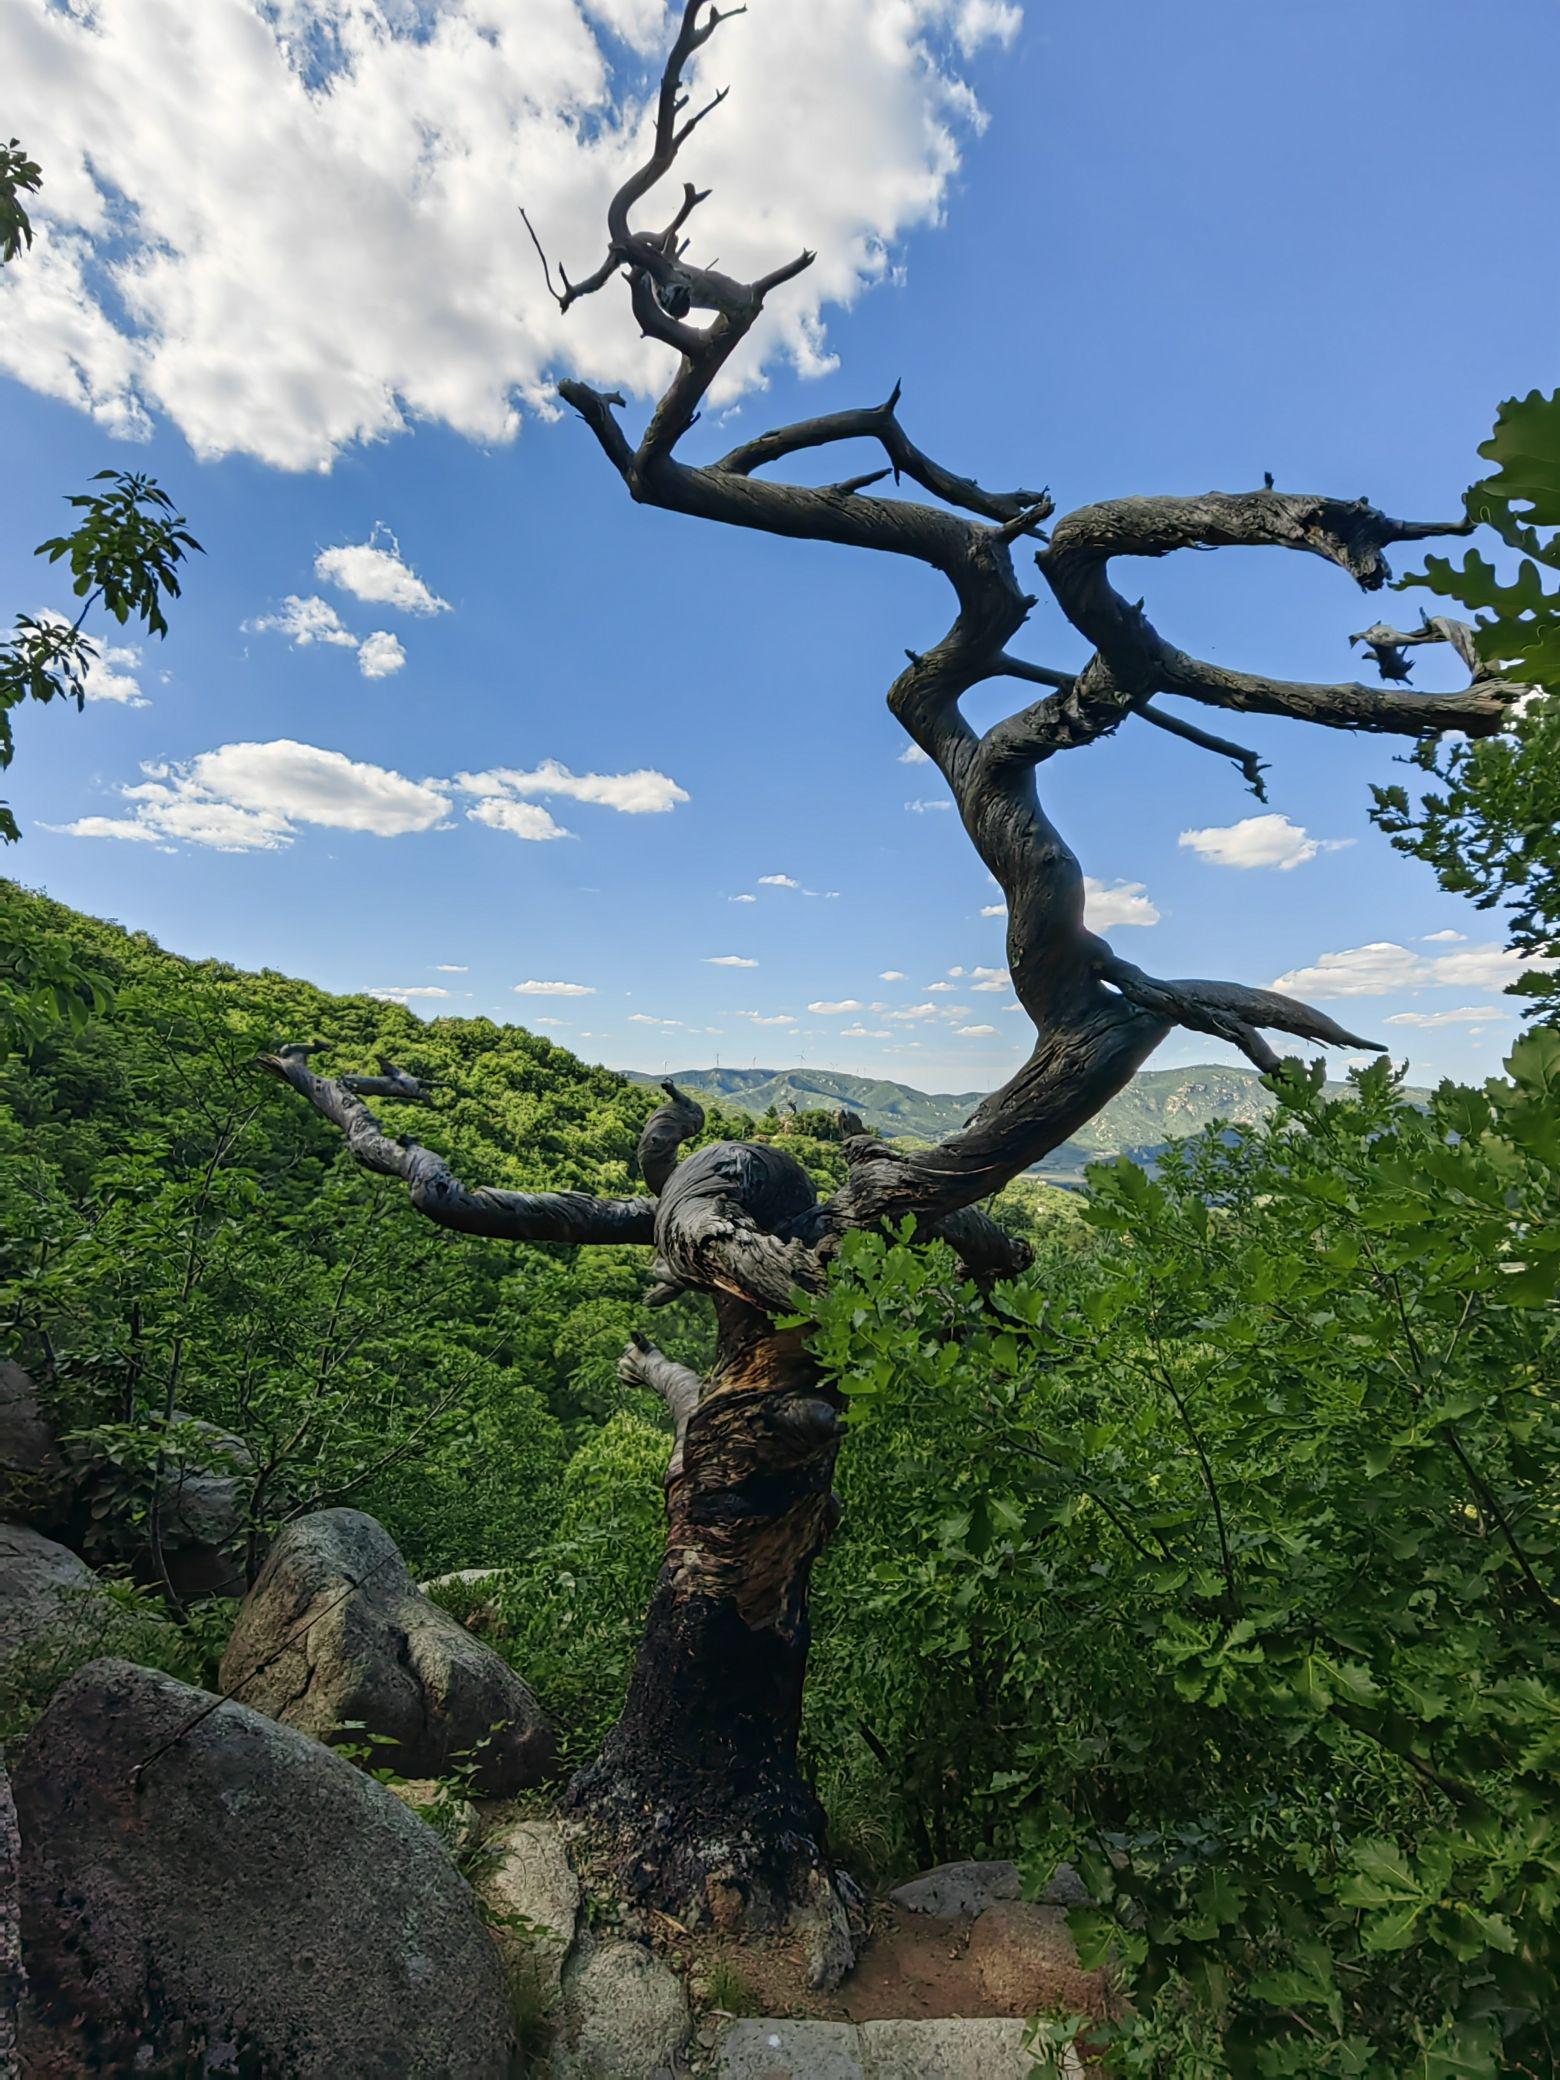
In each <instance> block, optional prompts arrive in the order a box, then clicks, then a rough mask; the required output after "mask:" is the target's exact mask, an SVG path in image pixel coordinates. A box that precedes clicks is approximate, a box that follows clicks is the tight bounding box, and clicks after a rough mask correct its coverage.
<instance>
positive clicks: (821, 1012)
mask: <svg viewBox="0 0 1560 2080" xmlns="http://www.w3.org/2000/svg"><path fill="white" fill-rule="evenodd" d="M807 1008H808V1010H809V1011H816V1012H817V1014H818V1016H819V1017H820V1018H843V1017H845V1016H846V1014H847V1013H849V1012H852V1011H864V1010H865V1009H866V1006H865V1005H864V1004H862V1003H861V1002H860V1001H859V1000H858V999H857V998H855V997H841V998H840V999H839V1001H838V1002H837V1003H829V1002H828V1001H826V1000H824V999H820V1000H819V1001H818V1002H817V1003H814V1004H809V1005H808V1007H807Z"/></svg>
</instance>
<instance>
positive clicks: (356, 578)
mask: <svg viewBox="0 0 1560 2080" xmlns="http://www.w3.org/2000/svg"><path fill="white" fill-rule="evenodd" d="M381 535H383V536H384V538H385V541H386V542H388V543H389V545H390V546H389V548H388V549H387V548H385V547H384V545H383V544H382V543H381V541H380V539H379V538H380V536H381ZM314 575H315V576H316V577H317V578H319V579H322V580H323V582H324V583H325V584H327V585H336V586H339V587H340V589H341V590H342V591H343V592H350V593H351V594H352V596H353V598H354V599H361V600H367V601H368V602H369V603H370V604H371V605H372V606H376V607H399V608H400V609H401V611H402V613H403V614H440V613H448V612H449V605H450V603H449V601H448V600H447V599H440V598H439V596H438V594H437V593H436V592H431V591H430V590H429V589H428V587H427V586H426V585H425V584H424V583H423V581H422V579H421V578H419V577H418V575H417V573H416V572H415V571H414V570H413V569H412V568H411V566H410V565H409V564H408V563H406V562H405V561H404V560H403V559H402V556H401V545H400V543H399V542H398V541H397V540H396V538H395V536H394V535H393V534H392V533H391V532H390V530H389V528H388V527H386V526H385V524H384V522H383V521H382V520H377V521H375V523H374V531H373V533H372V534H371V535H370V536H369V538H368V540H367V541H366V542H343V543H342V544H340V546H339V547H337V548H334V549H321V551H320V553H319V554H318V556H316V557H315V559H314Z"/></svg>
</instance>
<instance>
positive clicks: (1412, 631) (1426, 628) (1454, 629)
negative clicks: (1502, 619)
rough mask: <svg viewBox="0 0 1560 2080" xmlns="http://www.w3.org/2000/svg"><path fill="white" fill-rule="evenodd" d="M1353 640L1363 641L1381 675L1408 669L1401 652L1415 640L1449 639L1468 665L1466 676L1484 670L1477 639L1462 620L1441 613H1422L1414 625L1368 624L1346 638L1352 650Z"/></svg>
mask: <svg viewBox="0 0 1560 2080" xmlns="http://www.w3.org/2000/svg"><path fill="white" fill-rule="evenodd" d="M1356 643H1363V644H1364V645H1365V647H1366V649H1367V650H1369V651H1371V652H1372V654H1373V655H1374V657H1375V660H1376V669H1377V671H1379V672H1380V674H1381V676H1382V678H1383V679H1398V680H1402V679H1406V678H1407V677H1408V675H1409V671H1410V669H1411V665H1410V660H1409V659H1408V658H1406V657H1405V656H1404V655H1403V652H1404V651H1405V650H1408V649H1411V648H1412V647H1413V646H1414V645H1415V644H1416V643H1449V644H1450V645H1451V647H1452V648H1453V649H1454V650H1455V651H1456V652H1457V655H1458V656H1459V657H1460V658H1461V659H1462V661H1463V663H1464V664H1465V665H1466V666H1467V667H1468V672H1469V675H1470V677H1472V678H1475V679H1477V678H1478V677H1479V676H1480V674H1481V673H1482V672H1483V670H1484V664H1483V660H1482V659H1481V658H1480V656H1479V648H1478V639H1477V637H1476V635H1475V633H1474V631H1473V629H1472V628H1470V627H1469V625H1468V623H1467V622H1466V621H1453V620H1450V619H1449V618H1448V617H1447V616H1446V615H1444V614H1437V615H1436V616H1435V617H1434V618H1433V619H1432V617H1431V616H1430V615H1428V614H1425V615H1422V616H1421V618H1420V623H1419V626H1418V628H1408V629H1403V628H1389V627H1388V626H1387V624H1386V623H1385V622H1384V621H1378V622H1376V623H1375V624H1374V626H1372V627H1370V628H1362V629H1361V630H1360V632H1359V634H1358V635H1352V636H1350V638H1349V647H1350V649H1351V650H1352V649H1353V647H1354V645H1355V644H1356Z"/></svg>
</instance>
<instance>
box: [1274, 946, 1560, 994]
mask: <svg viewBox="0 0 1560 2080" xmlns="http://www.w3.org/2000/svg"><path fill="white" fill-rule="evenodd" d="M1554 965H1555V963H1554V962H1553V961H1550V960H1546V959H1544V958H1542V957H1540V956H1538V955H1534V954H1524V953H1514V952H1512V951H1511V950H1510V949H1509V948H1507V947H1504V946H1498V945H1495V944H1494V943H1493V942H1492V943H1491V944H1489V945H1486V946H1470V947H1468V948H1467V950H1466V951H1465V952H1462V953H1443V954H1441V955H1439V956H1438V957H1437V958H1435V959H1431V958H1428V957H1427V956H1426V955H1424V954H1422V953H1414V952H1412V951H1410V949H1409V948H1408V947H1406V946H1399V945H1398V944H1397V943H1396V942H1395V941H1394V940H1391V939H1377V940H1373V941H1372V942H1371V944H1370V945H1368V946H1351V947H1348V948H1346V949H1345V950H1344V951H1343V952H1341V953H1324V954H1320V955H1318V957H1317V959H1316V961H1315V962H1314V963H1313V965H1312V966H1310V967H1307V968H1291V969H1290V971H1289V972H1288V974H1286V975H1280V976H1279V977H1278V979H1277V981H1276V982H1275V983H1274V984H1273V988H1274V989H1281V990H1288V991H1292V992H1293V993H1294V995H1296V996H1300V997H1316V998H1321V997H1384V996H1392V995H1396V994H1399V993H1403V994H1408V995H1414V994H1417V993H1418V992H1419V991H1420V990H1422V989H1501V988H1504V987H1505V986H1506V985H1507V984H1508V983H1512V982H1515V981H1516V979H1517V977H1518V976H1519V975H1521V974H1522V973H1523V972H1524V970H1526V969H1529V968H1548V967H1553V966H1554Z"/></svg>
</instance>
